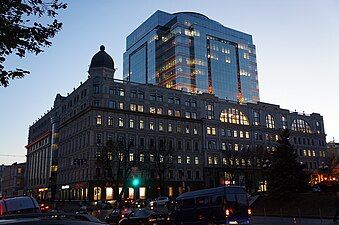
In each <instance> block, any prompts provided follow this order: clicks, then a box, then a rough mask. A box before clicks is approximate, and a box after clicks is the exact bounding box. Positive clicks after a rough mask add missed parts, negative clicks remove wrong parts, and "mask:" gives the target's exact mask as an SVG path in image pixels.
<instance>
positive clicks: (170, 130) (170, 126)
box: [168, 123, 173, 132]
mask: <svg viewBox="0 0 339 225" xmlns="http://www.w3.org/2000/svg"><path fill="white" fill-rule="evenodd" d="M172 131H173V127H172V124H171V123H169V124H168V132H172Z"/></svg>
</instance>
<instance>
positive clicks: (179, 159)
mask: <svg viewBox="0 0 339 225" xmlns="http://www.w3.org/2000/svg"><path fill="white" fill-rule="evenodd" d="M178 164H181V156H180V155H179V156H178Z"/></svg>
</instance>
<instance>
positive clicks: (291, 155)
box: [267, 130, 309, 198]
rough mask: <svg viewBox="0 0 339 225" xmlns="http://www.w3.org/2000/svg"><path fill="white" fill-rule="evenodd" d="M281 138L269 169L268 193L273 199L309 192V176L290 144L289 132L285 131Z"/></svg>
mask: <svg viewBox="0 0 339 225" xmlns="http://www.w3.org/2000/svg"><path fill="white" fill-rule="evenodd" d="M280 137H281V138H280V140H279V141H278V143H279V146H278V148H277V150H276V151H274V152H273V153H272V161H271V164H270V166H269V168H268V174H267V175H268V176H267V182H268V191H269V193H270V195H271V196H272V197H277V198H289V197H291V195H292V194H294V193H298V192H304V191H305V190H307V188H308V181H309V175H308V174H306V173H305V172H304V170H303V166H302V165H301V164H300V163H299V162H298V161H297V154H296V152H295V150H294V149H293V146H292V145H291V144H290V142H289V131H288V130H283V132H282V133H281V135H280Z"/></svg>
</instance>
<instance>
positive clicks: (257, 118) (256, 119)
mask: <svg viewBox="0 0 339 225" xmlns="http://www.w3.org/2000/svg"><path fill="white" fill-rule="evenodd" d="M253 123H254V125H256V126H258V125H259V124H260V114H259V113H258V112H254V122H253Z"/></svg>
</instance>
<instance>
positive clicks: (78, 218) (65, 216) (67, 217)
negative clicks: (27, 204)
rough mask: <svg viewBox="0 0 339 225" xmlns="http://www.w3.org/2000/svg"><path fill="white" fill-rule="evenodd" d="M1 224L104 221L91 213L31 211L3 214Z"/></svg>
mask: <svg viewBox="0 0 339 225" xmlns="http://www.w3.org/2000/svg"><path fill="white" fill-rule="evenodd" d="M0 224H18V225H20V224H22V225H40V224H41V225H43V224H46V225H48V224H57V225H98V224H103V223H102V222H101V221H99V220H98V219H97V218H95V217H93V216H90V215H77V214H72V213H29V214H13V215H5V216H2V217H0Z"/></svg>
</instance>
